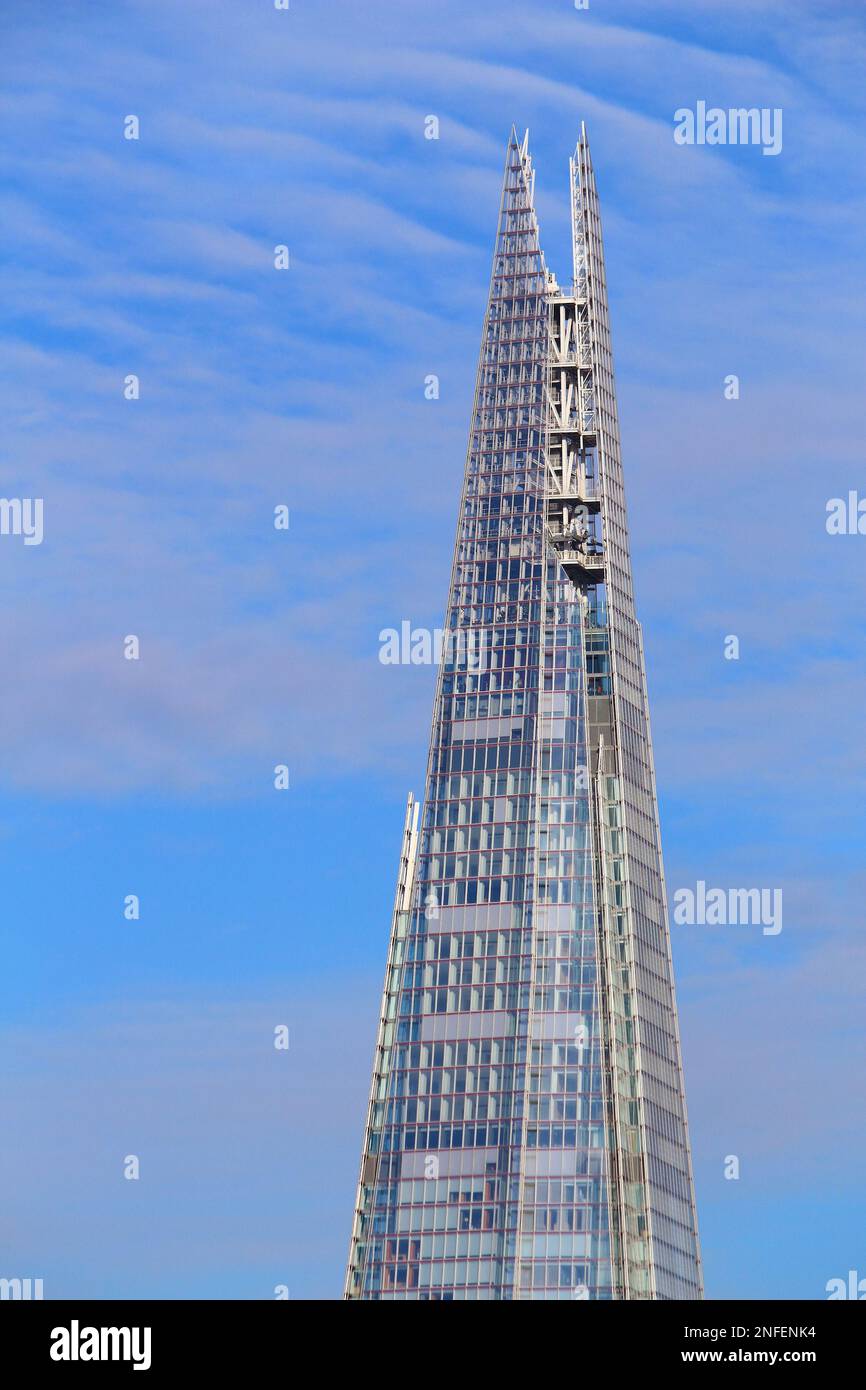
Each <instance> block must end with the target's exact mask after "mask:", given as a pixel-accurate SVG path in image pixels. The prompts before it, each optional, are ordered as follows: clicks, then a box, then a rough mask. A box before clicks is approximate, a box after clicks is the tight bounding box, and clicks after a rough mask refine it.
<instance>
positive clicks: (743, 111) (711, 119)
mask: <svg viewBox="0 0 866 1390" xmlns="http://www.w3.org/2000/svg"><path fill="white" fill-rule="evenodd" d="M674 140H675V141H676V143H677V144H678V145H761V146H762V149H761V153H762V154H778V153H779V152H780V150H781V148H782V108H781V107H780V106H774V107H772V108H770V107H769V106H762V107H760V108H759V107H757V106H750V107H748V108H747V107H745V106H732V107H731V108H730V110H728V111H725V110H723V109H722V107H721V106H711V107H709V109H708V108H707V103H706V102H705V101H699V102H698V103H697V105H696V108H695V110H694V111H692V110H691V109H690V108H689V107H688V106H681V107H680V109H679V110H678V111H675V112H674Z"/></svg>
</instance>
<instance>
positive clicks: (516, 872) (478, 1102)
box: [346, 127, 702, 1300]
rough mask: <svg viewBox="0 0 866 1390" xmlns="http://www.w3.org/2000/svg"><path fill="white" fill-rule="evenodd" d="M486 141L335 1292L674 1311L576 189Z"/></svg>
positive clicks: (679, 1232) (612, 432)
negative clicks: (465, 426) (421, 717)
mask: <svg viewBox="0 0 866 1390" xmlns="http://www.w3.org/2000/svg"><path fill="white" fill-rule="evenodd" d="M533 185H534V174H533V171H532V164H531V159H530V156H529V152H528V136H527V138H525V139H524V140H523V142H522V143H520V142H519V141H518V139H517V136H516V134H515V132H514V131H513V130H512V133H511V138H510V140H509V143H508V151H507V157H506V166H505V177H504V182H503V188H502V200H501V205H500V212H499V224H498V231H497V236H496V246H495V252H494V260H493V274H492V278H491V283H490V293H489V297H488V303H487V313H486V317H485V322H484V336H483V340H482V345H481V354H480V359H479V364H478V375H477V382H476V391H475V403H474V409H473V417H472V426H471V433H470V440H469V452H468V457H467V463H466V474H465V480H464V486H463V496H462V499H461V504H460V516H459V521H458V529H457V540H456V544H455V551H454V562H453V567H452V572H451V587H450V593H449V600H448V610H447V618H446V631H447V633H448V635H449V641H448V643H447V644H446V646H445V650H444V654H443V660H442V662H441V664H440V669H439V680H438V686H437V692H436V700H435V706H434V715H433V728H432V734H431V741H430V757H429V764H428V770H427V784H426V792H425V798H424V803H423V809H422V810H421V814H420V822H419V807H418V806H417V805H416V804H415V802H414V800H413V798H411V797H410V799H409V806H408V809H407V816H406V822H405V826H404V834H403V845H402V853H401V860H400V871H399V876H398V885H397V895H396V900H395V905H394V914H393V921H392V926H391V935H390V945H389V954H388V964H387V971H386V977H385V986H384V991H383V998H382V1011H381V1019H380V1024H379V1035H378V1039H377V1045H376V1056H375V1061H374V1068H373V1083H372V1088H371V1095H370V1105H369V1113H368V1119H367V1126H366V1133H365V1137H364V1147H363V1153H362V1159H361V1174H360V1180H359V1186H358V1198H357V1204H356V1211H355V1218H354V1227H353V1233H352V1240H351V1249H350V1256H349V1269H348V1274H347V1280H346V1297H347V1298H350V1299H380V1300H381V1299H386V1300H395V1299H398V1300H403V1299H506V1300H507V1299H590V1300H592V1299H599V1298H601V1299H612V1298H613V1299H635V1298H637V1299H653V1298H666V1299H669V1298H685V1299H695V1298H700V1297H701V1296H702V1285H701V1270H700V1256H699V1250H698V1237H697V1225H696V1218H695V1205H694V1192H693V1184H692V1174H691V1159H690V1153H689V1142H688V1130H687V1123H686V1111H685V1098H684V1093H683V1082H682V1066H681V1061H680V1044H679V1034H678V1027H677V1015H676V1003H675V998H674V986H673V974H672V968H671V956H670V937H669V930H668V921H667V907H666V898H665V888H664V874H663V868H662V859H661V845H660V839H659V823H658V808H657V801H656V791H655V774H654V770H653V757H652V745H651V741H650V731H649V716H648V709H647V696H646V677H645V670H644V658H643V648H642V642H641V630H640V626H639V624H638V622H637V620H636V617H635V609H634V599H633V594H632V580H631V563H630V559H629V550H628V527H627V521H626V509H625V497H624V492H623V480H622V465H621V460H620V448H619V431H618V425H617V411H616V398H615V394H614V378H613V358H612V352H611V339H610V325H609V319H608V306H607V290H606V285H605V272H604V256H603V250H602V239H601V223H600V219H599V209H598V198H597V194H596V189H595V179H594V175H593V170H592V162H591V160H590V154H589V146H588V143H587V138H586V132H585V129H584V128H583V127H581V135H580V139H579V141H578V144H577V149H576V151H575V154H574V158H573V159H572V161H571V209H572V230H573V244H574V267H573V283H572V285H571V286H570V287H568V288H563V287H561V286H560V285H559V284H558V283H557V281H556V279H555V277H554V276H553V275H552V274H551V272H550V271H548V270H547V268H546V266H545V263H544V257H543V255H542V252H541V249H540V244H539V234H538V224H537V221H536V216H535V211H534V207H533Z"/></svg>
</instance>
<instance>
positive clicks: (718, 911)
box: [674, 878, 782, 936]
mask: <svg viewBox="0 0 866 1390" xmlns="http://www.w3.org/2000/svg"><path fill="white" fill-rule="evenodd" d="M674 921H675V922H676V923H677V925H678V926H690V927H694V926H698V927H727V926H730V927H736V926H755V927H763V929H764V932H763V934H764V936H778V935H779V932H780V931H781V930H782V890H781V888H728V889H727V890H726V889H724V888H708V887H707V885H706V884H705V883H704V880H703V879H702V878H701V879H698V882H697V885H696V887H695V888H694V889H692V888H678V889H677V890H676V892H675V893H674Z"/></svg>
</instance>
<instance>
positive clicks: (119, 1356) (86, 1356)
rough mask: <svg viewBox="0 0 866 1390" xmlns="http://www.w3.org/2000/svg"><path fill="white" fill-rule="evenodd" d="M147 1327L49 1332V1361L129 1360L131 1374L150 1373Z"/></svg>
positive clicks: (71, 1327) (73, 1325)
mask: <svg viewBox="0 0 866 1390" xmlns="http://www.w3.org/2000/svg"><path fill="white" fill-rule="evenodd" d="M150 1333H151V1330H150V1328H149V1327H81V1326H80V1325H79V1322H78V1319H77V1318H73V1319H72V1322H71V1324H70V1325H69V1327H54V1328H52V1330H51V1347H50V1350H49V1354H50V1356H51V1360H52V1361H131V1362H132V1363H133V1365H132V1369H133V1370H134V1371H149V1370H150Z"/></svg>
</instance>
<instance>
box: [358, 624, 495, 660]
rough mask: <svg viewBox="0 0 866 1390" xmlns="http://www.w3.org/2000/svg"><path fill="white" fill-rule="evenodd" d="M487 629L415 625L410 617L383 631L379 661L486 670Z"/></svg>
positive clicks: (381, 633) (380, 639)
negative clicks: (397, 626)
mask: <svg viewBox="0 0 866 1390" xmlns="http://www.w3.org/2000/svg"><path fill="white" fill-rule="evenodd" d="M485 638H486V633H485V631H484V630H483V629H477V630H476V629H472V628H470V629H461V630H459V631H456V630H452V629H450V628H449V629H447V630H446V629H444V628H441V627H436V628H433V629H432V630H431V629H430V628H427V627H413V626H412V624H411V623H410V622H409V620H408V618H404V619H403V621H402V623H401V624H400V630H399V632H398V631H397V629H396V628H395V627H383V628H382V631H381V632H380V633H379V643H380V645H379V660H380V661H381V663H382V665H383V666H440V665H444V666H453V667H455V669H457V670H461V671H483V670H484V669H485V666H486V655H487V644H486V640H485Z"/></svg>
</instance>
